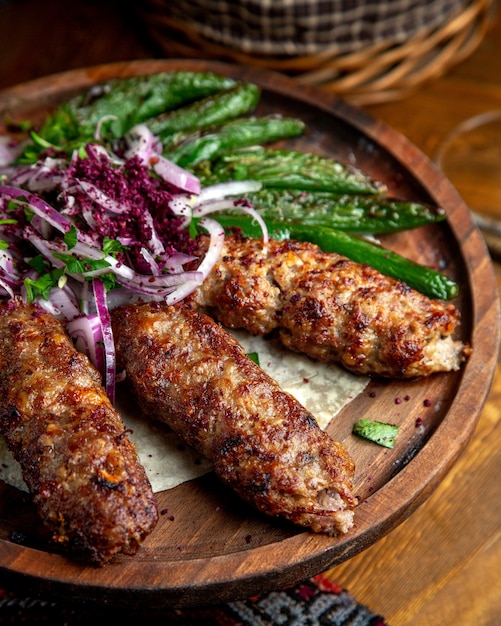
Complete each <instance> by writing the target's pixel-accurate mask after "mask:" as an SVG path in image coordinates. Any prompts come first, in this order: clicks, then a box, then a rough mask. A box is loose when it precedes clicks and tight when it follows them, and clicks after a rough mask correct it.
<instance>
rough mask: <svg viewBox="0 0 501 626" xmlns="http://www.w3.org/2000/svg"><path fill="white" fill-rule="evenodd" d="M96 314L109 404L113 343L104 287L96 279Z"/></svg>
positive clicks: (112, 391) (112, 386) (112, 395)
mask: <svg viewBox="0 0 501 626" xmlns="http://www.w3.org/2000/svg"><path fill="white" fill-rule="evenodd" d="M92 288H93V290H94V298H95V300H96V308H97V314H98V316H99V319H100V322H101V328H102V333H103V345H104V387H105V389H106V393H107V395H108V398H109V399H110V402H111V403H112V404H114V403H115V369H116V367H115V342H114V340H113V330H112V328H111V316H110V312H109V310H108V304H107V301H106V287H105V286H104V284H103V283H102V282H101V281H100V280H98V279H96V280H93V281H92Z"/></svg>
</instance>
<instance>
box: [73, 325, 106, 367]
mask: <svg viewBox="0 0 501 626" xmlns="http://www.w3.org/2000/svg"><path fill="white" fill-rule="evenodd" d="M66 329H67V330H68V334H69V335H70V337H72V338H73V339H74V340H75V347H76V348H77V350H79V351H80V352H83V354H86V355H87V356H88V357H89V359H90V361H91V363H92V364H93V365H94V367H95V368H96V369H98V370H99V371H100V372H102V371H103V368H104V359H103V351H102V348H101V346H102V344H103V332H102V326H101V319H100V317H99V316H98V315H97V314H94V315H81V316H80V317H76V318H75V319H73V320H70V321H69V322H68V323H67V324H66Z"/></svg>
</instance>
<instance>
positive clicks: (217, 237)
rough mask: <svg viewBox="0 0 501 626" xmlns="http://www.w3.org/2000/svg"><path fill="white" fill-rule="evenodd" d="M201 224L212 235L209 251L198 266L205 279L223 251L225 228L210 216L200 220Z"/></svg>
mask: <svg viewBox="0 0 501 626" xmlns="http://www.w3.org/2000/svg"><path fill="white" fill-rule="evenodd" d="M200 226H201V227H202V228H204V229H205V230H206V231H207V232H208V233H209V235H210V239H209V247H208V250H207V253H206V254H205V256H204V258H203V261H202V262H201V263H200V265H199V266H198V271H199V272H201V274H202V276H203V279H204V280H205V278H206V277H207V276H208V275H209V274H210V272H211V270H212V268H213V267H214V265H215V264H216V262H217V261H218V259H219V257H220V256H221V252H222V251H223V245H224V228H223V227H222V226H221V224H219V223H218V222H216V221H215V220H213V219H210V218H209V217H203V218H202V219H201V220H200Z"/></svg>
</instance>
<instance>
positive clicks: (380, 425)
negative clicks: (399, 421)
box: [353, 419, 398, 448]
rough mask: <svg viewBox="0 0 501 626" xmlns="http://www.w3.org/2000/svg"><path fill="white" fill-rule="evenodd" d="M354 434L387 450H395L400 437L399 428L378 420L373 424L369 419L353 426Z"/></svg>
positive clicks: (359, 421)
mask: <svg viewBox="0 0 501 626" xmlns="http://www.w3.org/2000/svg"><path fill="white" fill-rule="evenodd" d="M353 433H354V434H355V435H358V436H359V437H362V438H363V439H368V440H369V441H372V442H374V443H377V444H378V445H380V446H384V447H385V448H393V447H394V446H395V440H396V436H397V435H398V426H396V425H395V424H386V423H385V422H378V421H377V420H374V421H372V422H371V421H370V420H368V419H361V420H358V422H355V424H353Z"/></svg>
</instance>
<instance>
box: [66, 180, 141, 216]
mask: <svg viewBox="0 0 501 626" xmlns="http://www.w3.org/2000/svg"><path fill="white" fill-rule="evenodd" d="M78 185H79V187H80V188H81V189H82V190H83V191H84V192H85V193H86V194H87V195H88V197H89V198H90V199H91V200H93V201H94V202H95V203H96V204H98V205H99V206H100V207H102V208H103V209H105V210H106V211H109V212H110V213H116V214H117V215H120V214H122V213H127V212H128V211H129V207H128V206H127V205H125V204H121V203H120V202H117V201H116V200H114V199H113V198H110V197H109V196H108V195H107V194H105V193H104V191H101V189H99V187H96V185H93V184H92V183H89V182H87V181H86V180H78Z"/></svg>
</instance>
